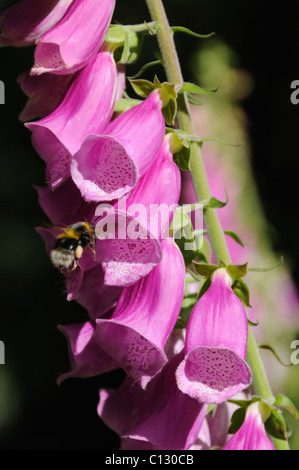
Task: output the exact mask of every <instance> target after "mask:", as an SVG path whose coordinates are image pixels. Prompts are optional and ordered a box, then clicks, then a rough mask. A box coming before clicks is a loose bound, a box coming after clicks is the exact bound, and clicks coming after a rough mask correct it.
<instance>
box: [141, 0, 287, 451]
mask: <svg viewBox="0 0 299 470" xmlns="http://www.w3.org/2000/svg"><path fill="white" fill-rule="evenodd" d="M146 3H147V6H148V9H149V12H150V15H151V19H152V20H153V21H156V22H157V39H158V43H159V48H160V52H161V55H162V60H163V65H164V67H165V71H166V75H167V79H168V81H169V82H171V83H173V84H174V85H181V84H182V83H183V82H184V80H183V76H182V72H181V67H180V63H179V59H178V55H177V52H176V48H175V44H174V40H173V34H172V32H171V29H170V26H169V23H168V19H167V16H166V13H165V9H164V6H163V3H162V0H146ZM177 106H178V110H177V121H178V124H179V127H180V129H182V130H183V131H184V132H186V134H196V132H195V129H194V126H193V122H192V118H191V113H190V109H189V104H188V101H187V98H186V96H185V94H180V95H178V98H177ZM190 172H191V176H192V181H193V185H194V189H195V192H196V195H197V198H198V200H199V201H201V200H203V199H210V198H211V196H212V195H211V190H210V186H209V182H208V178H207V174H206V169H205V165H204V161H203V157H202V152H201V147H200V146H199V145H198V144H197V143H196V142H192V144H191V170H190ZM204 221H205V225H206V229H207V231H208V235H209V240H210V243H211V247H212V250H213V254H214V257H215V260H216V263H219V261H224V263H226V264H230V263H231V258H230V254H229V251H228V248H227V244H226V240H225V235H224V232H223V229H222V227H221V224H220V220H219V217H218V214H217V211H216V210H215V209H206V210H205V211H204ZM247 360H248V362H249V364H250V366H251V368H252V372H253V377H254V378H253V384H252V386H253V391H254V393H255V394H256V395H259V396H261V397H262V398H264V399H267V400H268V399H269V398H272V397H273V394H272V391H271V387H270V385H269V381H268V378H267V375H266V373H265V369H264V366H263V363H262V360H261V356H260V353H259V349H258V346H257V343H256V341H255V338H254V335H253V332H252V330H251V328H250V327H249V333H248V343H247ZM273 441H274V445H275V447H276V448H277V449H280V450H287V449H288V448H289V447H288V442H287V441H282V440H278V439H275V440H273Z"/></svg>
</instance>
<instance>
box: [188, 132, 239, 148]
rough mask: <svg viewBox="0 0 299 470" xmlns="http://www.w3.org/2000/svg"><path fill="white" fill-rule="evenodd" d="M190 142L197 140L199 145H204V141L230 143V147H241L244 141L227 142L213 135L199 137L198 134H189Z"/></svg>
mask: <svg viewBox="0 0 299 470" xmlns="http://www.w3.org/2000/svg"><path fill="white" fill-rule="evenodd" d="M187 137H188V139H189V140H190V142H197V143H198V144H199V145H202V144H203V143H204V142H215V143H216V144H221V145H228V146H230V147H239V146H240V145H242V142H238V143H236V144H235V143H231V142H225V141H224V140H219V139H214V138H213V137H203V138H202V137H198V136H197V135H188V136H187Z"/></svg>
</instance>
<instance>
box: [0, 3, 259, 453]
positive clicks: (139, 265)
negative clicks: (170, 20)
mask: <svg viewBox="0 0 299 470" xmlns="http://www.w3.org/2000/svg"><path fill="white" fill-rule="evenodd" d="M114 6H115V0H72V1H71V0H61V1H59V2H56V1H52V0H47V1H43V2H37V1H34V0H21V1H20V2H19V3H18V4H16V5H15V6H14V7H12V8H10V9H8V10H6V11H5V12H4V13H3V14H2V16H1V25H2V34H1V36H0V44H1V45H16V46H24V45H29V44H35V45H36V48H35V64H34V66H33V68H32V69H31V71H30V72H25V73H24V74H23V75H22V76H21V77H20V78H19V81H20V83H21V86H22V89H23V91H24V92H25V93H26V94H27V95H28V97H29V100H28V102H27V104H26V107H25V109H24V110H23V112H22V114H21V118H22V119H23V120H26V119H34V118H40V119H39V120H36V121H32V122H27V123H26V124H25V125H26V127H27V128H28V129H29V130H30V131H31V132H32V143H33V146H34V148H35V149H36V151H37V153H38V154H39V155H40V157H41V158H42V159H43V160H44V162H45V166H46V180H47V186H46V187H41V188H37V192H38V196H39V203H40V205H41V207H42V209H43V210H44V212H45V213H46V215H47V216H48V217H49V219H50V220H51V222H52V223H53V224H55V225H56V226H63V227H73V224H75V223H77V222H80V221H85V223H87V224H89V226H92V225H93V223H94V222H95V220H96V216H97V215H98V214H99V204H101V206H100V215H99V216H98V218H99V222H101V221H103V220H104V221H105V223H104V225H103V226H105V227H106V228H107V227H108V228H107V230H106V234H107V236H106V237H105V238H104V239H99V238H97V239H96V240H95V244H94V246H92V247H91V248H92V249H89V248H88V247H86V249H84V250H83V251H82V253H81V252H80V256H78V260H77V265H76V269H73V270H66V271H65V277H66V287H67V298H68V300H76V301H77V302H78V303H79V304H81V305H82V306H83V307H84V308H85V309H86V311H87V313H88V319H87V320H86V322H85V323H83V324H71V325H64V326H60V330H61V332H62V333H63V334H64V335H65V336H66V338H67V340H68V343H69V351H70V362H71V370H70V371H69V372H67V373H65V374H63V375H61V376H60V377H59V379H58V381H59V382H61V381H63V380H64V379H66V378H67V377H90V376H93V375H98V374H102V373H105V372H108V371H111V370H115V369H119V368H121V369H123V370H124V371H125V373H126V376H127V377H126V379H125V381H124V383H123V384H122V386H121V387H120V389H119V390H117V391H113V392H112V391H109V390H101V391H100V401H99V405H98V414H99V416H100V417H101V418H102V419H103V420H104V422H105V423H106V424H107V425H108V426H110V427H111V428H112V429H113V430H114V431H115V432H116V433H118V434H119V436H120V438H121V447H122V449H179V450H184V449H205V448H210V447H212V446H213V445H221V446H222V445H224V443H225V442H226V440H227V431H228V425H227V427H225V429H223V432H222V435H221V438H220V437H219V440H218V441H217V442H215V435H214V434H213V432H212V428H213V424H212V421H213V420H211V419H210V418H207V416H206V413H207V406H208V404H218V405H219V406H221V407H224V406H225V402H226V400H227V399H229V398H231V397H233V396H234V395H235V394H236V393H238V392H241V391H242V390H245V389H246V388H247V387H248V386H249V385H250V383H251V371H250V368H249V366H248V364H247V363H246V361H245V356H246V347H247V317H246V312H245V309H244V307H243V305H242V303H241V301H240V300H239V299H238V298H237V297H236V296H235V294H234V293H233V291H232V288H231V285H232V279H231V278H230V276H229V274H228V273H227V271H226V270H225V269H224V268H221V269H217V270H216V271H215V272H214V274H213V275H212V279H211V286H210V288H209V289H208V291H207V292H206V293H205V294H204V295H203V296H202V297H201V298H200V299H199V300H198V302H197V303H196V305H195V307H194V309H193V311H192V313H191V316H190V319H189V321H188V326H187V330H186V332H185V333H184V331H183V330H180V329H174V327H175V325H176V323H177V320H178V318H179V314H180V311H181V306H182V301H183V297H184V289H185V264H184V259H183V256H182V254H181V251H180V250H179V249H178V246H177V245H176V243H175V241H174V239H173V238H172V237H168V238H167V237H164V236H163V234H164V233H165V231H166V230H167V229H168V228H169V225H170V223H171V218H172V215H173V212H171V211H170V212H169V214H170V216H169V218H168V219H166V220H164V221H163V222H161V223H160V224H159V228H158V229H157V231H156V233H155V236H151V235H152V234H151V233H150V231H149V228H148V227H149V222H150V220H149V217H153V216H154V215H155V216H156V215H157V214H153V213H150V212H149V211H148V210H146V211H145V214H141V215H140V214H139V217H138V224H137V225H135V230H136V231H138V233H142V234H143V236H142V237H136V238H134V237H128V236H125V237H123V236H120V233H122V232H123V230H125V232H126V229H127V228H128V226H129V225H130V224H132V222H133V221H134V220H135V218H136V210H135V209H136V206H137V205H140V204H141V205H142V206H143V207H144V208H146V209H148V208H149V206H150V205H151V204H155V205H156V206H159V205H162V204H164V205H166V206H167V207H175V206H176V205H177V203H178V200H179V197H180V191H181V177H180V171H179V169H178V167H177V166H176V165H175V163H174V162H173V158H172V152H171V148H170V144H169V139H168V138H167V137H165V121H164V117H163V114H162V101H161V99H160V95H159V92H158V91H154V92H152V93H151V94H150V95H149V96H148V97H147V98H146V99H145V100H144V101H143V102H141V103H140V104H138V105H137V106H134V107H133V108H131V109H129V110H127V111H125V112H123V113H122V114H120V115H119V116H117V117H115V115H114V113H113V111H114V105H115V101H116V99H118V98H120V97H122V94H123V88H124V72H123V69H119V68H118V67H117V66H116V64H115V62H114V58H113V56H112V54H111V53H110V52H108V51H107V50H105V47H103V42H104V37H105V34H106V32H107V29H108V27H109V24H110V21H111V17H112V14H113V10H114ZM83 19H84V20H83ZM124 199H125V200H126V205H125V210H123V208H122V201H123V200H124ZM102 204H104V206H103V205H102ZM103 207H106V209H105V210H103ZM115 214H116V215H117V218H116V219H115ZM149 214H151V216H149ZM111 218H113V224H114V231H113V234H112V233H110V232H109V227H110V223H109V221H110V220H111ZM157 220H158V219H157ZM103 226H102V228H103ZM70 230H73V232H70V231H69V232H68V235H67V236H68V237H69V238H71V235H70V233H72V234H73V236H77V234H76V233H75V234H74V228H73V229H70ZM38 232H39V233H40V234H41V236H42V237H43V238H44V240H45V243H46V248H47V250H48V252H49V253H50V252H51V250H52V249H53V246H54V244H55V241H56V239H57V230H56V229H55V228H53V229H45V228H41V227H39V228H38ZM112 235H113V236H112ZM93 251H94V253H93ZM250 416H251V415H250ZM248 419H249V418H248ZM256 421H258V420H256ZM258 422H259V421H258ZM259 423H260V422H259ZM259 426H260V424H259ZM218 434H219V433H218ZM223 436H225V437H223ZM213 439H214V440H213ZM233 442H234V441H230V443H228V444H227V448H232V446H233Z"/></svg>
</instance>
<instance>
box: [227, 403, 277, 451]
mask: <svg viewBox="0 0 299 470" xmlns="http://www.w3.org/2000/svg"><path fill="white" fill-rule="evenodd" d="M268 417H269V414H268V413H267V412H266V413H265V411H264V410H263V403H261V402H254V403H252V404H251V405H249V406H248V408H247V410H246V415H245V420H244V422H243V424H242V426H241V427H240V429H239V430H238V431H237V432H236V434H234V435H233V437H232V438H231V439H230V440H229V441H228V442H227V444H226V445H225V446H224V447H223V448H222V450H275V447H274V445H273V444H272V442H271V441H270V439H269V437H268V435H267V433H266V430H265V426H264V421H265V420H266V419H267V418H268Z"/></svg>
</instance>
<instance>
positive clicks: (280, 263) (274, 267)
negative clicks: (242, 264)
mask: <svg viewBox="0 0 299 470" xmlns="http://www.w3.org/2000/svg"><path fill="white" fill-rule="evenodd" d="M282 265H283V256H281V257H280V261H279V263H278V264H276V265H275V266H271V267H270V268H248V271H252V272H257V273H266V272H268V271H273V270H274V269H278V268H281V266H282Z"/></svg>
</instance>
